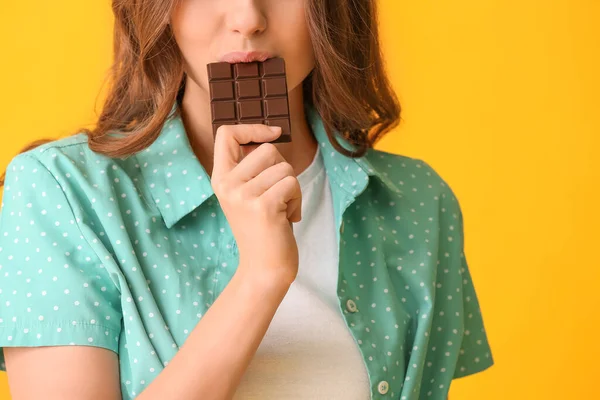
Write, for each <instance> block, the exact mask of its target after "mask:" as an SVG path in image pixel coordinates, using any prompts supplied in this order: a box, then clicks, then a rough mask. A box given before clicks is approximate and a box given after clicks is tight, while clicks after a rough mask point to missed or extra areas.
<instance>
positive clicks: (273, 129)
mask: <svg viewBox="0 0 600 400" xmlns="http://www.w3.org/2000/svg"><path fill="white" fill-rule="evenodd" d="M269 129H270V130H271V132H273V133H279V132H281V127H280V126H269Z"/></svg>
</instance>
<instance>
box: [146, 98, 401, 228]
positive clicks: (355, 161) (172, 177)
mask: <svg viewBox="0 0 600 400" xmlns="http://www.w3.org/2000/svg"><path fill="white" fill-rule="evenodd" d="M305 106H306V108H305V111H306V115H307V118H308V121H309V123H310V125H311V128H312V130H313V133H314V135H315V138H316V139H317V141H318V143H319V146H320V149H321V157H322V158H323V161H324V164H325V170H326V173H327V175H328V177H329V180H330V182H331V184H332V185H336V186H337V187H339V188H341V189H342V190H343V191H344V192H346V197H351V198H353V197H356V196H358V195H359V194H360V193H362V192H363V191H364V189H365V188H366V187H367V185H368V183H369V177H370V176H376V177H378V178H379V179H380V180H381V181H382V182H383V183H384V184H385V185H386V186H388V187H389V188H390V189H391V190H393V191H394V192H398V193H401V191H400V190H399V189H398V188H397V187H396V186H395V185H394V184H393V183H392V182H391V181H390V179H389V178H388V177H387V175H386V174H384V173H381V172H380V171H378V170H377V169H376V168H375V167H374V166H373V164H372V163H371V161H370V160H369V157H371V156H374V155H371V154H370V151H369V152H368V153H367V154H365V156H363V157H359V158H351V157H345V156H343V155H342V154H340V153H339V152H338V151H337V150H336V149H335V148H334V147H333V146H332V145H331V143H330V142H329V139H328V137H327V133H326V132H325V128H324V125H323V120H322V119H321V116H320V115H319V114H318V112H317V111H316V110H315V108H314V107H313V106H312V105H309V104H308V103H305ZM175 111H176V105H174V106H173V109H172V110H171V113H170V114H169V117H168V118H167V120H166V122H165V124H164V125H163V127H162V129H161V132H160V133H159V136H158V137H157V139H156V140H155V141H154V142H153V143H152V144H151V145H150V146H149V147H147V148H146V149H144V150H142V151H140V152H138V153H136V155H135V156H136V157H137V159H138V163H139V166H140V169H141V172H142V176H143V178H144V181H145V183H146V185H147V186H148V189H149V191H150V194H151V195H152V198H153V200H154V202H155V204H156V207H157V208H158V210H159V212H160V213H161V215H162V217H163V220H164V222H165V225H166V226H167V228H171V227H172V226H173V225H175V224H176V223H177V222H178V221H180V220H181V219H182V218H183V217H185V216H186V215H187V214H189V213H190V212H192V211H193V210H195V209H196V208H198V207H199V206H200V205H202V204H203V203H204V202H205V201H206V200H208V199H209V198H211V197H212V195H214V191H213V188H212V185H211V183H210V177H209V176H208V174H207V172H206V170H205V169H204V167H203V166H202V164H200V162H199V161H198V159H197V157H196V155H195V154H194V152H193V150H192V147H191V146H190V143H189V140H188V137H187V134H186V132H185V127H184V125H183V121H182V119H181V116H180V114H179V113H176V112H175ZM336 137H337V138H338V142H339V143H340V145H342V146H343V147H344V148H346V149H347V150H355V149H356V147H355V146H354V145H353V144H351V143H349V142H348V141H347V140H345V139H344V138H343V137H341V136H339V135H336Z"/></svg>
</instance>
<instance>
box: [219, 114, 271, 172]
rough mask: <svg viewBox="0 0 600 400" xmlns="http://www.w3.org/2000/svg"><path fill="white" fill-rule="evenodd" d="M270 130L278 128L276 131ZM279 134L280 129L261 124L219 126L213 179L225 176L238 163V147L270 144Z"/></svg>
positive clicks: (239, 152)
mask: <svg viewBox="0 0 600 400" xmlns="http://www.w3.org/2000/svg"><path fill="white" fill-rule="evenodd" d="M270 128H278V129H276V131H274V130H272V129H270ZM280 134H281V128H280V127H276V126H273V127H270V126H266V125H262V124H238V125H221V126H220V127H219V128H218V129H217V134H216V137H215V149H214V155H213V160H214V161H213V173H212V176H213V179H214V177H215V176H217V177H219V176H221V175H222V174H227V173H229V171H231V170H232V169H233V168H235V166H236V165H237V164H238V163H239V161H240V158H241V157H240V156H241V151H240V145H242V144H246V143H250V142H256V143H263V142H270V141H272V140H275V139H276V138H277V137H278V136H280Z"/></svg>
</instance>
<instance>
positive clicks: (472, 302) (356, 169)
mask: <svg viewBox="0 0 600 400" xmlns="http://www.w3.org/2000/svg"><path fill="white" fill-rule="evenodd" d="M307 118H308V120H309V122H310V124H311V126H312V128H313V132H314V134H315V137H316V138H317V140H318V142H319V146H320V150H321V151H320V156H321V157H322V158H323V161H324V164H325V170H326V173H327V176H328V178H329V182H330V185H331V193H332V199H333V206H334V213H335V215H334V217H335V222H336V227H338V228H339V229H338V231H337V232H336V233H337V235H338V236H337V238H338V243H339V260H340V263H339V281H338V290H337V294H338V297H339V304H340V312H341V313H342V314H343V317H344V319H345V321H346V323H347V326H348V329H349V331H350V332H351V333H352V335H353V336H354V338H355V339H356V344H357V346H358V347H359V348H360V351H361V354H362V356H363V360H364V363H365V366H366V367H367V369H368V372H369V378H370V382H371V385H370V386H371V394H372V398H373V399H385V398H390V399H391V398H393V399H401V400H409V399H410V400H416V399H421V398H423V399H440V400H442V399H445V397H446V394H447V392H448V388H449V386H450V383H451V380H452V379H453V378H456V377H461V376H465V375H469V374H472V373H476V372H479V371H482V370H484V369H486V368H488V367H489V366H491V365H492V364H493V358H492V354H491V350H490V347H489V344H488V341H487V336H486V332H485V329H484V325H483V320H482V316H481V313H480V308H479V303H478V299H477V296H476V293H475V289H474V286H473V283H472V281H471V275H470V271H469V268H468V265H467V262H466V258H465V255H464V237H463V215H462V212H461V208H460V206H459V203H458V200H457V199H456V196H455V195H454V193H453V191H452V189H451V188H450V187H449V186H448V185H447V184H446V182H445V181H444V180H443V179H442V178H441V177H440V176H439V175H438V174H437V173H436V171H434V170H433V168H431V166H430V165H428V164H427V163H425V162H424V161H422V160H418V159H412V158H409V157H405V156H401V155H396V154H390V153H386V152H383V151H378V150H374V149H369V151H368V153H367V155H366V156H365V157H362V158H359V159H350V158H347V157H344V156H342V155H341V154H339V153H338V152H336V151H335V149H334V148H333V147H332V146H331V144H330V143H329V141H328V139H327V136H326V133H325V130H324V127H323V124H322V121H321V119H320V117H319V115H318V114H317V113H316V112H315V110H314V109H313V108H311V107H308V108H307ZM339 141H340V142H341V144H342V145H343V146H344V147H346V148H352V145H350V144H349V143H347V142H346V141H344V140H343V139H341V138H339ZM238 261H239V254H238V252H237V246H236V242H235V238H234V237H233V234H232V232H231V229H230V227H229V224H228V222H227V219H226V218H225V216H224V214H223V212H222V209H221V207H220V205H219V202H218V199H217V198H216V197H215V196H214V192H213V191H212V187H211V185H210V178H209V177H208V175H207V174H206V171H205V170H204V168H203V167H202V166H201V164H200V163H199V162H198V161H197V159H196V158H195V156H194V155H193V152H192V150H191V148H190V145H189V142H188V140H187V136H186V133H185V130H184V126H183V124H182V122H181V119H180V117H178V116H177V115H173V116H172V118H170V119H169V120H168V121H167V122H166V123H165V125H164V128H163V130H162V132H161V134H160V136H159V137H158V138H157V140H155V141H154V142H153V143H152V144H151V145H150V146H149V147H148V148H147V149H145V150H143V151H141V152H139V153H137V154H136V155H134V156H132V157H128V158H124V159H110V158H108V157H105V156H102V155H99V154H96V153H94V152H92V151H91V150H90V149H89V148H88V147H87V138H86V137H85V136H84V135H83V134H80V135H76V136H73V137H69V138H64V139H60V140H57V141H54V142H52V143H48V144H45V145H43V146H41V147H39V148H37V149H34V150H31V151H28V152H26V153H24V154H21V155H19V156H17V157H15V158H14V159H13V160H12V161H11V163H10V164H9V166H8V169H7V176H6V187H5V190H4V196H3V208H2V212H1V214H0V368H2V369H4V368H5V365H4V363H3V361H4V358H3V353H2V351H1V349H2V347H7V346H48V345H86V346H97V347H102V348H106V349H109V350H112V351H114V352H116V353H118V354H119V357H120V376H121V388H122V395H123V399H133V398H134V397H135V396H136V395H138V394H139V393H140V392H141V391H142V390H144V389H145V388H146V387H147V385H148V384H149V383H150V382H152V380H153V379H154V378H155V377H156V376H157V375H158V374H159V373H160V372H161V371H162V369H163V368H164V367H165V366H166V365H168V363H169V361H170V360H171V359H172V358H173V356H174V355H175V354H176V353H177V351H178V350H179V347H181V345H182V344H183V343H184V342H185V340H186V338H187V337H188V335H189V334H190V333H191V331H192V330H193V328H194V326H195V325H196V324H197V322H198V321H199V320H200V319H201V318H202V316H203V315H204V313H206V311H207V310H208V308H209V307H210V306H211V305H212V304H213V303H214V301H215V299H216V298H217V297H218V295H219V294H220V293H221V292H222V291H223V289H224V288H225V287H226V286H227V284H228V282H229V280H230V279H231V277H232V276H233V273H234V272H235V269H236V266H237V263H238ZM324 340H325V339H324ZM327 340H331V339H327Z"/></svg>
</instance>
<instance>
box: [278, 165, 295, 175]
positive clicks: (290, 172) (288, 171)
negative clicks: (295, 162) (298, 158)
mask: <svg viewBox="0 0 600 400" xmlns="http://www.w3.org/2000/svg"><path fill="white" fill-rule="evenodd" d="M280 164H283V165H282V166H281V167H280V168H282V169H283V171H284V172H285V173H286V175H287V176H295V175H296V174H295V172H294V167H292V164H290V163H289V162H286V161H284V162H281V163H280Z"/></svg>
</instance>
